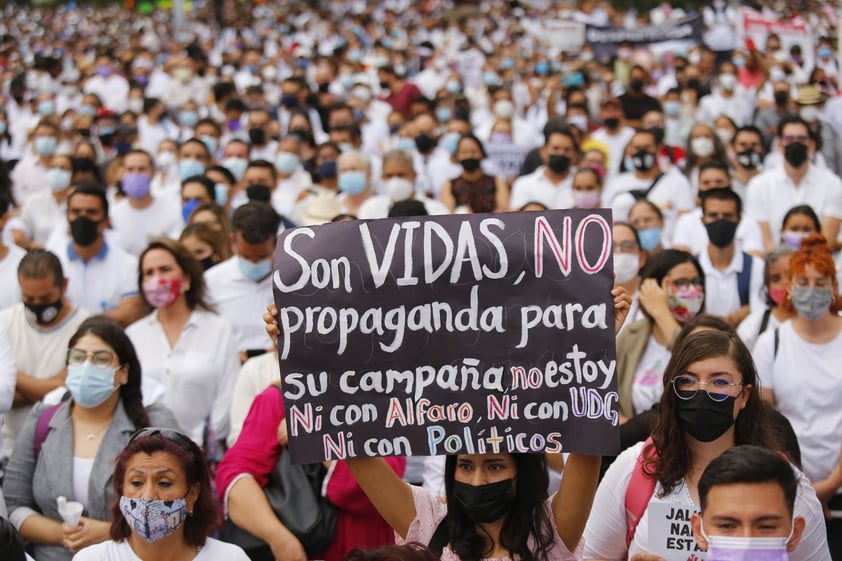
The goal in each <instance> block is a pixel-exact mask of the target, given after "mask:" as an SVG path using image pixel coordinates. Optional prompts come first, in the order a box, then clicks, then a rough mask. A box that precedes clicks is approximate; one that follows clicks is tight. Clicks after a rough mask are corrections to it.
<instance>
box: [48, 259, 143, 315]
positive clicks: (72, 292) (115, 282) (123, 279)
mask: <svg viewBox="0 0 842 561" xmlns="http://www.w3.org/2000/svg"><path fill="white" fill-rule="evenodd" d="M58 257H59V259H60V260H61V266H62V268H63V269H64V275H65V277H67V293H66V296H67V298H68V299H69V300H71V301H72V302H75V303H77V304H79V305H80V306H82V307H83V308H85V309H86V310H88V311H90V312H92V313H95V314H101V313H102V312H107V311H108V310H113V309H114V308H116V307H117V306H119V305H120V301H121V300H122V299H123V298H125V297H127V296H134V295H136V294H137V257H135V256H133V255H130V254H128V253H126V251H125V250H123V249H122V248H120V247H117V246H116V245H113V244H109V243H108V242H106V243H104V244H103V246H102V250H100V252H99V253H98V254H97V255H95V256H94V257H93V259H91V260H90V261H88V262H87V263H86V262H84V261H82V259H81V258H80V257H79V256H78V255H77V254H76V252H74V251H73V248H72V247H71V246H70V245H68V247H67V248H66V249H65V250H64V251H62V252H60V253H58Z"/></svg>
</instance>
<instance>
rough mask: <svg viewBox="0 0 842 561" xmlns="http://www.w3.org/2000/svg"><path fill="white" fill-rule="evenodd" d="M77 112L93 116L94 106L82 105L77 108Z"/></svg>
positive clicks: (94, 113) (94, 112)
mask: <svg viewBox="0 0 842 561" xmlns="http://www.w3.org/2000/svg"><path fill="white" fill-rule="evenodd" d="M79 113H81V114H82V115H88V116H89V117H93V116H94V115H96V107H94V106H93V105H83V106H82V107H80V108H79Z"/></svg>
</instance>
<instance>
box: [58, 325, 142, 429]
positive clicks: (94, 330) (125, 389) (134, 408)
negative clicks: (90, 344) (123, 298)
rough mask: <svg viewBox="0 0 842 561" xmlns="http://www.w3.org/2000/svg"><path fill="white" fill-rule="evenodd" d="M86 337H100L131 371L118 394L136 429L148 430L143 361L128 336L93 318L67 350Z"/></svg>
mask: <svg viewBox="0 0 842 561" xmlns="http://www.w3.org/2000/svg"><path fill="white" fill-rule="evenodd" d="M85 335H93V336H95V337H99V338H100V339H102V340H103V341H104V342H105V343H106V344H108V345H109V346H110V347H111V348H112V349H114V352H115V353H117V359H118V360H119V361H120V364H122V365H124V366H125V367H126V369H127V370H128V380H127V381H126V383H125V384H124V385H122V386H120V390H119V391H120V400H121V401H122V402H123V408H125V410H126V414H127V415H128V416H129V420H131V422H132V424H133V425H134V426H135V428H136V429H142V428H143V427H147V426H149V416H148V415H147V414H146V409H144V407H143V396H142V395H141V393H140V361H139V360H138V358H137V353H136V352H135V350H134V345H132V342H131V340H130V339H129V337H128V335H126V332H125V331H123V328H122V327H121V326H120V324H119V323H117V322H116V321H114V320H113V319H111V318H107V317H105V316H93V317H89V318H88V319H86V320H85V321H83V322H82V324H81V325H80V326H79V328H78V329H77V330H76V333H74V334H73V337H71V338H70V342H69V344H68V346H69V347H70V348H73V347H74V346H76V343H77V342H78V341H79V339H81V338H82V337H84V336H85Z"/></svg>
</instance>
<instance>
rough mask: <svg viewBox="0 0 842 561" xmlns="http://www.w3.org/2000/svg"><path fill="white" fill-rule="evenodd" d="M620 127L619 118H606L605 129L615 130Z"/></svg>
mask: <svg viewBox="0 0 842 561" xmlns="http://www.w3.org/2000/svg"><path fill="white" fill-rule="evenodd" d="M619 126H620V118H619V117H608V118H607V119H605V128H607V129H612V130H613V129H616V128H617V127H619Z"/></svg>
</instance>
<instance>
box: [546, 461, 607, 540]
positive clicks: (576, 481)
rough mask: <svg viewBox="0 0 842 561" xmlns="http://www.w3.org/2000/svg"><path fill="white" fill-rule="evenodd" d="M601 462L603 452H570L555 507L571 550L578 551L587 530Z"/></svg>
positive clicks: (558, 524) (563, 537) (558, 527)
mask: <svg viewBox="0 0 842 561" xmlns="http://www.w3.org/2000/svg"><path fill="white" fill-rule="evenodd" d="M601 464H602V456H586V455H583V454H570V456H568V458H567V464H566V465H565V466H564V478H563V479H562V480H561V487H560V488H559V490H558V493H556V495H555V497H553V503H552V508H553V518H554V519H555V525H556V530H557V531H558V535H559V536H560V537H561V541H563V542H564V545H565V546H566V547H567V549H568V550H569V551H575V549H576V546H577V545H579V541H580V540H581V539H582V534H584V532H585V524H586V523H587V521H588V516H589V515H590V512H591V505H593V498H594V495H595V494H596V486H597V483H599V468H600V465H601Z"/></svg>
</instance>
